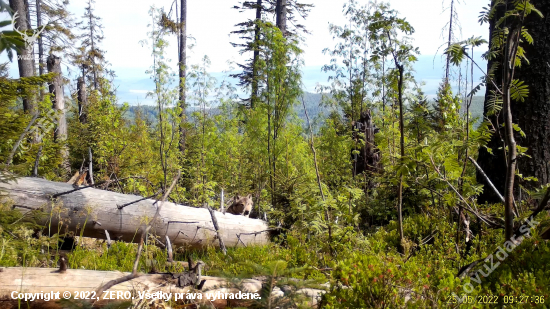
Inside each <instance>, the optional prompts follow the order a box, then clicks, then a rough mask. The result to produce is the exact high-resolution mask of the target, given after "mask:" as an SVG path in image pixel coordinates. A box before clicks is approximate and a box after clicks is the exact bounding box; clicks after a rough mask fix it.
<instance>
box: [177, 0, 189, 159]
mask: <svg viewBox="0 0 550 309" xmlns="http://www.w3.org/2000/svg"><path fill="white" fill-rule="evenodd" d="M180 9H181V12H180V21H179V23H180V28H179V39H178V41H179V42H178V43H179V44H178V47H179V54H178V62H179V82H180V86H179V101H180V103H179V105H180V108H181V113H180V126H179V131H180V140H179V149H180V152H181V154H182V155H183V154H184V152H185V143H186V139H187V130H186V129H185V108H186V102H185V78H186V73H187V68H186V66H187V0H181V7H180Z"/></svg>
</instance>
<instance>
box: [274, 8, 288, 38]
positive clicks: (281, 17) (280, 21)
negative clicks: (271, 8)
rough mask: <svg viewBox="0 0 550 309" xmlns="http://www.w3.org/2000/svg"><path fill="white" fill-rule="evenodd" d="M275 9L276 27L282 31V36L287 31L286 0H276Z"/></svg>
mask: <svg viewBox="0 0 550 309" xmlns="http://www.w3.org/2000/svg"><path fill="white" fill-rule="evenodd" d="M275 11H276V12H275V13H276V15H277V17H276V23H277V28H279V30H281V32H282V33H283V36H285V37H286V35H287V31H286V30H287V29H286V21H287V18H286V11H287V0H277V4H276V7H275Z"/></svg>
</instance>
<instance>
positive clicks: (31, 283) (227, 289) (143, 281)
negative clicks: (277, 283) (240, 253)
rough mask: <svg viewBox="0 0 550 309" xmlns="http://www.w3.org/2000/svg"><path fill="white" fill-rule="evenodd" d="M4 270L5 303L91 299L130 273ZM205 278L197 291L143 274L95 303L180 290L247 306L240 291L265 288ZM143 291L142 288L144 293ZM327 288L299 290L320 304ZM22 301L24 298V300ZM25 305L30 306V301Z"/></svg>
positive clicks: (0, 287) (1, 295) (0, 286)
mask: <svg viewBox="0 0 550 309" xmlns="http://www.w3.org/2000/svg"><path fill="white" fill-rule="evenodd" d="M0 274H1V275H0V304H1V303H2V302H10V301H11V302H13V301H14V297H13V296H16V297H17V295H19V293H43V294H42V295H44V294H48V293H58V292H59V294H58V295H59V297H58V298H63V293H64V292H68V293H69V294H68V295H71V297H72V298H74V296H75V295H78V296H83V295H84V296H86V295H88V296H87V298H88V299H90V298H91V297H92V294H91V292H93V291H95V289H96V288H97V287H99V286H101V285H103V284H104V283H105V282H107V281H110V280H114V279H117V278H120V277H123V276H125V275H128V274H130V273H122V272H116V271H94V270H84V269H67V271H66V272H64V273H59V272H58V270H57V269H54V268H32V267H29V268H21V267H7V268H0ZM202 278H203V279H206V282H205V284H204V286H203V287H202V290H201V291H196V290H191V288H190V287H184V288H180V287H178V286H177V279H173V277H172V275H171V274H148V275H142V276H139V277H137V278H135V279H132V280H129V281H126V282H123V283H120V284H117V285H115V286H112V287H110V288H109V289H108V290H106V291H105V292H104V293H103V294H102V295H95V299H96V300H97V298H98V297H99V300H97V301H96V303H95V305H97V306H104V305H106V304H107V303H111V302H118V301H123V300H126V297H127V296H128V295H130V298H129V299H127V300H130V301H132V303H133V304H134V305H136V304H137V303H138V302H140V301H143V300H142V299H141V296H142V295H144V294H143V293H144V292H145V293H148V294H149V295H152V294H153V293H157V292H162V293H165V295H164V296H168V295H167V294H170V296H171V299H172V301H175V296H176V293H179V295H178V296H179V297H180V299H181V297H184V298H183V299H182V300H183V301H187V302H190V301H191V302H194V303H197V304H200V303H202V304H204V303H210V304H212V305H214V307H215V308H225V307H227V306H231V307H235V306H239V305H240V306H243V305H244V306H246V305H247V304H250V303H252V301H253V300H250V298H248V299H244V297H240V299H236V298H237V296H236V294H238V293H239V292H241V294H240V295H242V294H243V293H249V295H252V294H254V293H258V295H257V296H256V297H258V296H259V293H260V290H261V288H262V281H260V280H255V279H243V280H240V281H233V280H230V279H226V278H220V277H210V276H202ZM111 292H112V293H111ZM117 292H119V294H117ZM139 292H141V294H140V293H139ZM324 292H325V291H323V290H318V289H309V288H308V289H300V290H298V291H296V293H298V294H302V295H304V296H305V298H306V300H305V302H306V303H307V304H308V305H309V306H312V307H313V306H316V305H317V303H318V301H319V298H320V296H321V295H322V294H323V293H324ZM13 293H15V294H13ZM190 293H193V294H192V295H193V298H194V300H191V299H190V298H191V297H189V296H187V295H189V294H190ZM224 293H228V295H224ZM229 293H231V294H233V297H232V296H229ZM199 294H200V296H199ZM281 294H282V292H281V290H280V289H278V288H276V289H274V290H273V292H272V293H271V296H272V297H282V295H281ZM50 295H52V294H50ZM113 295H114V297H113ZM124 295H126V296H124ZM157 295H160V294H157ZM222 295H223V297H222ZM252 296H254V295H252ZM132 297H133V299H132ZM106 298H110V299H106ZM231 298H233V299H231ZM165 299H166V298H165ZM214 299H215V300H214ZM16 302H17V300H15V303H16ZM33 302H37V304H38V301H37V300H34V301H32V302H30V303H31V304H32V303H33ZM22 303H24V302H23V301H22ZM51 303H53V302H51ZM24 306H25V308H26V305H24ZM42 307H44V306H42ZM50 307H51V306H50ZM53 308H55V307H53Z"/></svg>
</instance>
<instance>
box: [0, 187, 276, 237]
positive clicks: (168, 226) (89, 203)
mask: <svg viewBox="0 0 550 309" xmlns="http://www.w3.org/2000/svg"><path fill="white" fill-rule="evenodd" d="M71 190H74V188H73V186H72V185H70V184H66V183H59V182H52V181H47V180H44V179H39V178H19V179H17V181H12V182H9V183H0V191H6V193H7V197H8V199H10V200H11V202H12V203H13V207H14V208H15V209H19V210H21V211H22V212H25V211H29V210H41V211H43V212H44V213H45V214H46V215H45V216H44V218H43V219H42V221H41V223H42V224H44V225H45V226H46V233H50V235H53V234H54V233H58V232H63V233H64V232H66V231H72V232H74V233H75V235H81V233H82V236H87V237H94V238H102V239H106V233H105V231H107V232H108V233H109V235H110V238H111V239H113V240H121V241H126V242H138V241H139V232H140V230H141V229H142V228H144V227H145V223H146V222H147V221H148V220H151V219H152V218H153V216H154V214H155V212H156V208H157V206H158V203H156V201H155V200H152V199H143V198H142V197H140V196H135V195H128V194H121V193H116V192H111V191H105V190H99V189H94V188H85V189H82V190H78V191H74V192H71V193H68V194H63V195H60V196H58V197H56V198H52V197H53V196H55V195H56V194H59V193H62V192H68V191H71ZM140 199H141V200H140ZM139 200H140V201H139ZM135 201H138V202H136V203H132V202H135ZM130 203H132V204H130ZM128 204H130V205H128ZM121 205H127V206H125V207H122V208H120V206H121ZM117 206H118V207H117ZM214 213H215V215H216V218H217V221H218V225H219V228H220V235H221V237H222V239H223V242H224V243H225V244H226V246H228V247H231V246H238V245H239V243H240V245H243V246H247V245H264V244H267V242H268V238H269V236H268V226H267V224H266V222H265V221H262V220H258V219H250V218H247V217H244V216H237V215H232V214H229V213H227V214H223V213H221V212H217V211H216V212H214ZM151 234H153V235H157V236H160V239H161V240H162V241H164V240H165V239H166V236H168V238H169V239H170V241H171V243H172V244H175V245H187V246H188V247H194V248H200V247H205V246H208V245H213V246H218V242H217V241H215V240H216V239H215V237H216V232H215V230H214V226H213V224H212V218H211V216H210V213H209V212H208V210H207V209H206V208H194V207H188V206H182V205H177V204H174V203H169V202H165V203H164V206H163V207H162V209H161V211H160V216H159V220H157V222H153V223H152V229H151Z"/></svg>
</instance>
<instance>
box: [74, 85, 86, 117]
mask: <svg viewBox="0 0 550 309" xmlns="http://www.w3.org/2000/svg"><path fill="white" fill-rule="evenodd" d="M76 89H77V96H76V99H77V101H78V120H79V121H80V123H86V122H88V114H87V112H88V111H87V107H88V94H87V92H86V91H87V89H86V82H85V81H84V77H79V78H78V79H77V80H76Z"/></svg>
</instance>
